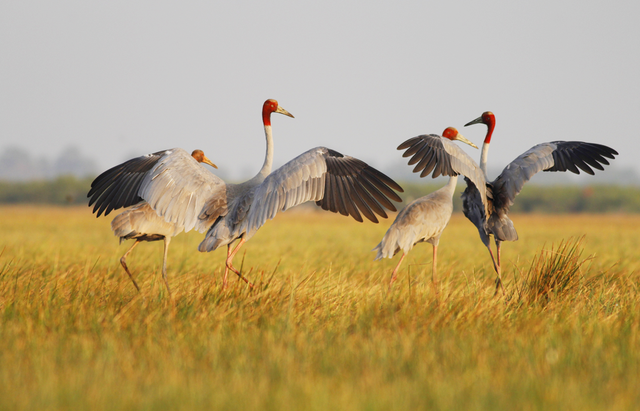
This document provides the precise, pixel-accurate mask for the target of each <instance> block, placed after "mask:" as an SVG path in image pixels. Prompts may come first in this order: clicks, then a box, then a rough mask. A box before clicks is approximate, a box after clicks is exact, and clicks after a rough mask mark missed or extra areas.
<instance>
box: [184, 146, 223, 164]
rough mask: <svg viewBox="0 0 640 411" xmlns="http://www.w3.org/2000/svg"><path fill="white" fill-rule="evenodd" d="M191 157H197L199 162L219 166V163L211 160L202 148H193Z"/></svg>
mask: <svg viewBox="0 0 640 411" xmlns="http://www.w3.org/2000/svg"><path fill="white" fill-rule="evenodd" d="M191 157H193V158H195V159H196V161H197V162H198V163H205V164H209V165H210V166H211V167H213V168H218V166H217V165H215V164H213V162H212V161H211V160H209V159H208V158H207V156H205V155H204V151H202V150H198V149H196V150H193V151H192V152H191Z"/></svg>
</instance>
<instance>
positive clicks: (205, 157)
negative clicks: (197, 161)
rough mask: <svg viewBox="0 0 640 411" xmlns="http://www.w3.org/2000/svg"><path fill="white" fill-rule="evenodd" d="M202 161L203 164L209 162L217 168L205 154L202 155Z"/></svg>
mask: <svg viewBox="0 0 640 411" xmlns="http://www.w3.org/2000/svg"><path fill="white" fill-rule="evenodd" d="M202 162H203V163H205V164H209V165H210V166H211V167H213V168H218V166H217V165H215V164H213V162H212V161H211V160H209V159H208V158H207V156H205V155H203V156H202Z"/></svg>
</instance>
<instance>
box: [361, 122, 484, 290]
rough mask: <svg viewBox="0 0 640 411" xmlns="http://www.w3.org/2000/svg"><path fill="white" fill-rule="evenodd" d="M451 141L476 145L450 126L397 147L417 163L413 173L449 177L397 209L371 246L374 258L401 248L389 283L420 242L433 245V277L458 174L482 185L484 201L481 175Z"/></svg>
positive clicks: (482, 192)
mask: <svg viewBox="0 0 640 411" xmlns="http://www.w3.org/2000/svg"><path fill="white" fill-rule="evenodd" d="M452 140H461V141H463V142H465V143H467V144H469V145H471V146H473V147H476V146H475V145H474V144H473V143H471V142H470V141H469V140H467V139H466V138H464V137H463V136H462V135H461V134H460V133H458V131H457V130H456V129H455V128H453V127H449V128H447V129H445V131H444V133H443V136H442V137H441V136H439V135H437V134H427V135H421V136H418V137H413V138H410V139H408V140H406V141H405V142H404V143H402V144H400V145H399V146H398V150H406V151H405V152H404V153H403V157H411V158H410V160H409V165H413V164H416V163H417V165H416V166H415V168H414V170H413V171H414V172H415V173H418V172H420V173H421V174H420V176H421V177H425V176H427V175H428V174H429V173H431V172H433V177H436V176H438V175H443V176H449V182H448V183H447V185H445V186H444V187H442V188H441V189H439V190H437V191H434V192H433V193H430V194H428V195H426V196H424V197H421V198H418V199H417V200H415V201H413V202H412V203H410V204H408V205H407V206H406V207H405V208H404V209H403V210H402V211H400V213H398V215H397V217H396V219H395V221H394V222H393V224H391V227H389V229H388V230H387V232H386V234H385V235H384V237H383V238H382V241H380V243H379V244H378V245H377V246H376V247H375V248H374V249H373V251H375V252H376V260H379V259H381V258H392V257H393V256H394V255H395V254H396V253H398V252H399V251H402V257H401V258H400V261H399V262H398V264H397V265H396V267H395V269H394V270H393V273H392V275H391V280H390V283H389V286H391V284H393V282H394V281H395V278H396V276H397V272H398V268H399V267H400V264H401V263H402V260H403V259H404V257H405V256H406V254H407V253H408V252H409V251H410V250H411V249H412V248H413V246H414V245H416V244H418V243H420V242H428V243H430V244H431V245H433V265H432V270H433V277H434V278H435V276H436V267H437V263H436V261H437V247H438V244H439V241H440V236H441V235H442V232H443V231H444V229H445V228H446V226H447V224H448V223H449V220H450V218H451V214H452V213H453V200H452V199H453V193H454V190H455V187H456V183H457V181H458V175H460V174H462V175H465V176H467V177H468V178H470V179H471V180H472V181H474V182H475V183H476V184H478V186H479V187H481V189H480V190H478V198H479V199H480V201H481V202H482V203H484V204H485V205H486V203H487V197H486V191H485V190H484V189H483V188H484V187H485V186H486V181H485V179H484V174H483V173H482V171H481V170H480V168H479V167H478V166H477V164H476V163H475V162H474V161H473V160H472V159H471V157H469V155H468V154H467V153H465V152H464V151H463V150H461V149H460V148H459V147H458V146H457V145H455V144H454V143H453V141H452ZM476 148H477V147H476ZM482 203H481V204H482ZM483 210H484V207H483Z"/></svg>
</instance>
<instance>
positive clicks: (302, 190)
mask: <svg viewBox="0 0 640 411" xmlns="http://www.w3.org/2000/svg"><path fill="white" fill-rule="evenodd" d="M274 113H276V114H282V115H285V116H288V117H292V118H293V115H291V113H289V112H288V111H287V110H285V109H283V108H282V107H281V106H280V105H279V104H278V102H277V101H276V100H273V99H269V100H267V101H265V102H264V105H263V108H262V122H263V125H264V133H265V138H266V153H265V159H264V163H263V165H262V168H261V169H260V171H259V172H258V173H257V174H256V175H255V176H254V177H253V178H251V179H249V180H247V181H245V182H243V183H240V184H230V183H225V182H224V181H223V180H222V179H220V178H219V177H218V176H216V175H215V174H213V173H212V172H211V171H209V170H208V169H206V168H205V167H204V166H203V164H207V165H209V166H211V167H213V168H217V167H216V165H215V164H214V163H213V162H211V160H209V159H208V158H207V157H206V156H205V155H204V153H203V152H202V150H194V151H193V152H192V153H191V154H189V153H188V152H187V151H185V150H183V149H181V148H173V149H169V150H163V151H158V152H155V153H152V154H147V155H144V156H140V157H137V158H133V159H131V160H128V161H126V162H124V163H122V164H119V165H116V166H114V167H112V168H110V169H109V170H107V171H105V172H103V173H102V174H100V175H99V176H98V177H96V179H95V180H94V181H93V182H92V183H91V189H90V191H89V193H88V194H87V197H88V198H89V206H93V212H94V213H95V214H96V217H100V216H101V215H102V214H104V215H105V216H107V215H109V213H110V212H111V211H113V210H118V209H120V208H125V211H123V212H122V213H120V214H118V215H117V216H116V217H115V218H114V219H113V221H112V222H111V229H112V230H113V232H114V234H115V235H116V236H117V237H118V238H119V239H120V242H122V241H124V240H127V239H133V240H135V242H134V243H133V245H132V246H131V247H130V248H129V249H128V250H127V251H126V253H125V254H124V255H123V256H122V258H121V259H120V263H121V265H122V267H123V269H124V270H125V272H126V273H127V275H128V276H129V278H130V279H131V281H132V283H133V285H134V286H135V287H136V289H137V290H138V291H140V287H139V286H138V284H137V282H136V281H135V279H134V277H133V275H132V274H131V271H130V270H129V268H128V266H127V264H126V259H127V256H128V255H129V254H130V253H131V251H132V250H133V249H134V248H135V247H136V245H138V243H140V242H142V241H159V240H164V254H163V261H162V278H163V280H164V283H165V286H166V288H167V292H168V293H169V296H171V289H170V288H169V283H168V281H167V255H168V249H169V244H170V242H171V239H172V238H173V237H174V236H176V235H178V234H179V233H181V232H183V231H184V232H188V231H190V230H192V229H196V230H198V231H199V232H201V233H206V234H205V237H204V239H203V240H202V242H201V243H200V245H199V246H198V250H199V251H201V252H208V251H214V250H216V249H218V248H220V247H223V246H227V258H226V260H225V268H224V275H223V281H222V284H223V285H222V286H223V288H226V287H227V284H228V274H229V271H232V272H233V273H235V274H236V275H237V276H238V278H239V279H241V280H243V281H244V282H245V283H247V284H248V286H250V287H253V284H252V283H251V282H250V281H249V280H248V279H247V278H245V277H244V276H243V275H242V273H241V272H240V270H238V269H237V268H236V267H234V266H233V258H234V257H235V255H236V254H237V253H238V251H239V250H240V248H241V247H242V246H243V245H244V243H245V242H247V241H248V240H249V239H250V238H251V237H253V235H254V234H255V233H256V232H257V231H258V229H259V228H260V227H262V226H263V225H264V224H265V223H266V221H267V220H270V219H273V218H274V217H275V216H276V214H277V213H278V212H279V211H285V210H287V209H289V208H291V207H294V206H296V205H299V204H302V203H305V202H309V201H314V202H315V203H316V204H317V205H318V206H319V207H321V208H322V209H323V210H327V211H331V212H334V213H340V214H342V215H344V216H351V218H353V219H354V220H356V221H359V222H362V221H364V218H366V219H367V220H369V221H371V222H373V223H378V222H379V220H378V218H384V219H386V218H388V215H387V211H390V212H395V211H397V209H396V206H395V205H394V202H395V203H400V202H402V199H401V198H400V196H399V195H398V193H402V192H403V189H402V187H401V186H400V185H399V184H398V183H397V182H395V181H394V180H393V179H392V178H390V177H389V176H387V175H386V174H384V173H383V172H381V171H379V170H377V169H375V168H374V167H371V166H370V165H368V164H367V163H365V162H363V161H362V160H359V159H357V158H355V157H351V156H348V155H343V154H341V153H339V152H337V151H335V150H333V149H330V148H327V147H316V148H312V149H310V150H308V151H306V152H304V153H302V154H300V155H299V156H297V157H295V158H294V159H292V160H291V161H289V162H287V163H286V164H284V165H283V166H282V167H280V168H278V169H276V170H272V168H273V153H274V142H273V132H272V127H271V115H272V114H274ZM473 124H485V125H486V126H487V133H486V136H485V139H484V143H483V145H482V150H481V156H480V164H479V165H478V164H477V163H476V162H475V161H474V160H473V159H472V158H471V157H470V156H469V155H468V154H466V153H465V152H464V151H463V150H462V149H460V148H459V147H458V146H457V145H456V144H455V143H454V141H456V140H457V141H461V142H463V143H466V144H469V145H471V146H472V147H475V148H478V147H477V146H476V145H474V144H473V143H472V142H471V141H469V140H467V139H466V138H465V137H464V136H462V134H460V133H459V132H458V130H457V129H455V128H453V127H448V128H446V129H445V130H444V132H443V133H442V136H440V135H437V134H425V135H420V136H417V137H413V138H410V139H408V140H406V141H404V142H403V143H402V144H400V145H399V146H398V150H403V151H404V153H403V154H402V156H403V157H409V161H408V165H410V166H414V168H413V172H416V173H420V177H426V176H428V175H431V176H432V177H433V178H435V177H438V176H440V175H442V176H448V177H449V181H448V183H447V184H446V185H445V186H444V187H442V188H440V189H439V190H436V191H434V192H432V193H430V194H428V195H426V196H424V197H421V198H418V199H417V200H415V201H413V202H411V203H410V204H408V205H406V206H405V207H404V208H403V209H402V210H401V211H400V212H399V213H398V214H397V216H396V218H395V221H394V222H393V223H392V224H391V226H390V227H389V229H388V230H387V232H386V234H385V235H384V237H383V238H382V240H381V241H380V243H379V244H378V245H377V246H376V247H374V248H373V251H374V252H376V257H375V258H376V260H379V259H382V258H393V257H394V256H395V255H396V254H397V253H398V252H400V251H402V256H401V257H400V260H399V261H398V264H397V265H396V267H395V268H394V270H393V273H392V274H391V280H390V281H389V288H391V286H392V284H393V282H394V281H395V279H396V278H397V274H398V270H399V268H400V264H401V263H402V260H403V259H404V258H405V256H406V255H407V253H408V252H409V251H410V250H411V249H412V248H413V246H414V245H416V244H418V243H420V242H428V243H431V244H432V246H433V260H432V276H433V281H434V283H435V281H436V277H437V274H436V273H437V270H436V269H437V250H438V243H439V240H440V236H441V235H442V233H443V231H444V229H445V228H446V226H447V224H448V223H449V220H450V218H451V215H452V213H453V193H454V189H455V186H456V183H457V181H458V176H460V175H462V176H463V177H464V179H465V182H466V184H467V187H466V189H465V191H464V193H463V194H462V200H463V212H464V215H465V216H466V217H467V218H468V219H469V220H470V221H471V222H472V223H473V224H474V225H475V226H476V228H477V229H478V233H479V235H480V239H481V241H482V243H483V244H484V245H485V246H486V247H487V250H488V251H489V255H490V257H491V261H492V264H493V268H494V270H495V272H496V293H497V292H498V290H499V289H502V290H503V292H504V287H503V285H502V279H501V259H500V257H501V244H502V242H504V241H515V240H517V239H518V235H517V233H516V230H515V228H514V226H513V222H512V221H511V220H510V219H509V217H508V213H509V207H510V206H511V205H513V203H514V200H515V197H516V196H517V195H518V193H519V192H520V191H521V190H522V187H523V185H524V184H525V183H526V182H527V181H529V179H531V177H532V176H533V175H534V174H536V173H538V172H540V171H570V172H572V173H575V174H580V171H581V170H582V171H584V172H586V173H587V174H594V169H597V170H604V168H603V166H604V165H609V162H608V160H607V159H609V160H613V159H614V158H615V157H614V156H615V155H617V154H618V153H617V152H616V151H615V150H614V149H612V148H610V147H607V146H604V145H601V144H595V143H585V142H581V141H553V142H547V143H541V144H538V145H535V146H533V147H532V148H530V149H529V150H527V151H525V152H524V153H523V154H521V155H520V156H518V157H517V158H516V159H515V160H513V161H512V162H511V163H509V164H508V165H507V166H506V167H505V168H504V169H503V171H502V173H501V174H500V175H499V176H498V177H497V178H496V179H495V180H493V181H488V177H487V157H488V152H489V144H490V142H491V137H492V135H493V131H494V128H495V116H494V114H493V113H491V112H489V111H487V112H484V113H483V114H482V115H481V116H480V117H478V118H477V119H475V120H473V121H471V122H469V123H467V124H466V125H465V127H466V126H470V125H473ZM385 210H387V211H385ZM363 217H364V218H363ZM491 236H493V238H494V241H495V245H496V252H495V254H494V252H493V251H492V249H491V244H490V237H491Z"/></svg>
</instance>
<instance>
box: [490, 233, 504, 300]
mask: <svg viewBox="0 0 640 411" xmlns="http://www.w3.org/2000/svg"><path fill="white" fill-rule="evenodd" d="M501 244H502V241H499V240H496V254H497V255H498V264H497V269H496V273H498V277H497V278H496V292H495V293H494V294H493V295H494V297H495V295H496V294H498V288H500V289H501V290H502V295H505V294H506V293H505V291H504V286H503V285H502V276H501V274H500V273H501V271H502V268H501V267H500V245H501ZM489 251H491V249H489ZM491 258H493V255H492V256H491ZM494 265H496V263H495V262H494Z"/></svg>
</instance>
